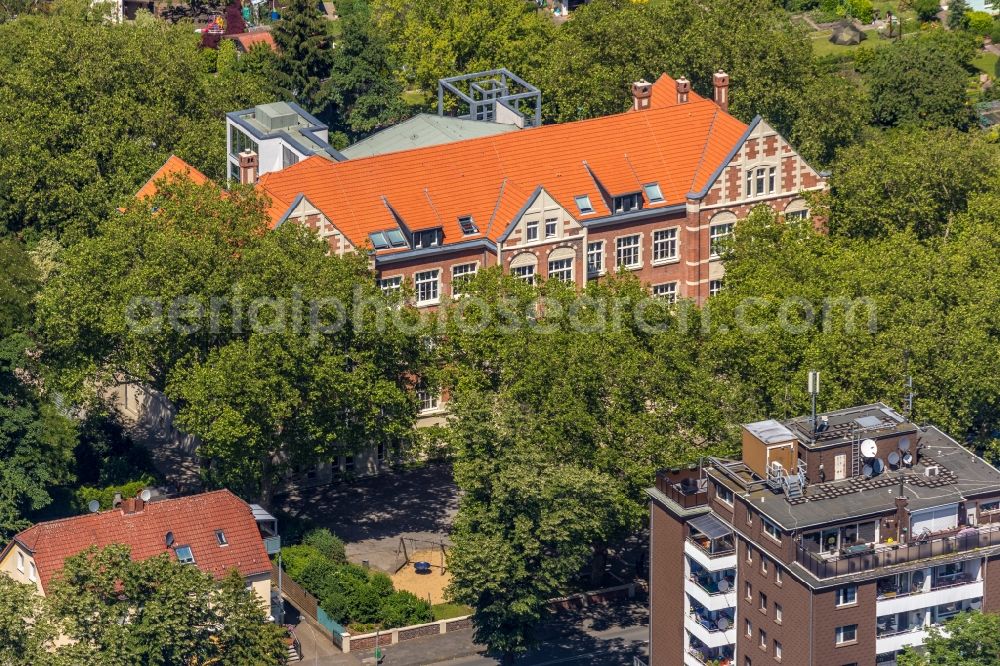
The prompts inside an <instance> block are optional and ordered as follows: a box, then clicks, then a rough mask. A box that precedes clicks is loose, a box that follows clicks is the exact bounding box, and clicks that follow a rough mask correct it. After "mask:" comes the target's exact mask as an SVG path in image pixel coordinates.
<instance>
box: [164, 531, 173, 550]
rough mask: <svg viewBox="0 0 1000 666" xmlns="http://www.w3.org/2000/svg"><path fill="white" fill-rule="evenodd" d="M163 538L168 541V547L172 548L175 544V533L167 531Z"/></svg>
mask: <svg viewBox="0 0 1000 666" xmlns="http://www.w3.org/2000/svg"><path fill="white" fill-rule="evenodd" d="M163 540H164V541H165V542H166V544H167V548H170V547H171V546H173V545H174V533H173V532H167V535H166V536H165V537H164V538H163Z"/></svg>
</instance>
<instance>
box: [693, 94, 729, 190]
mask: <svg viewBox="0 0 1000 666" xmlns="http://www.w3.org/2000/svg"><path fill="white" fill-rule="evenodd" d="M721 111H722V109H721V108H716V109H715V113H714V114H712V122H710V123H709V124H708V131H707V132H705V145H704V146H702V148H701V157H699V158H698V166H696V167H695V168H694V174H692V176H691V184H690V185H689V186H688V192H694V191H695V190H694V185H695V183H697V182H698V174H699V173H701V167H702V166H703V165H704V164H705V155H706V154H708V143H709V142H710V141H711V140H712V128H714V127H715V121H716V120H718V118H719V113H720V112H721Z"/></svg>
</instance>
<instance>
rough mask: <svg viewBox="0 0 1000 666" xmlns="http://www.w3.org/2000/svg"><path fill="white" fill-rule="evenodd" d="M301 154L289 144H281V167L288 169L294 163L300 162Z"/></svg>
mask: <svg viewBox="0 0 1000 666" xmlns="http://www.w3.org/2000/svg"><path fill="white" fill-rule="evenodd" d="M298 161H299V156H298V154H297V153H295V152H294V151H293V150H292V149H291V148H289V147H288V146H284V145H283V146H281V168H282V169H287V168H288V167H290V166H292V165H293V164H298Z"/></svg>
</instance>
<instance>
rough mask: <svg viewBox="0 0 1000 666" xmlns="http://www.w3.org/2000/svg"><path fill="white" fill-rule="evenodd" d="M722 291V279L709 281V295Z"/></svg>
mask: <svg viewBox="0 0 1000 666" xmlns="http://www.w3.org/2000/svg"><path fill="white" fill-rule="evenodd" d="M721 292H722V280H709V281H708V295H709V296H718V295H719V294H720V293H721Z"/></svg>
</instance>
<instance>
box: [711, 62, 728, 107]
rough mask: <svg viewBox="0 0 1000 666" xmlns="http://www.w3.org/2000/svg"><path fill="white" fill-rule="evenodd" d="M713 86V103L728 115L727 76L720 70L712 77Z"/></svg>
mask: <svg viewBox="0 0 1000 666" xmlns="http://www.w3.org/2000/svg"><path fill="white" fill-rule="evenodd" d="M712 84H713V85H714V86H715V103H716V104H718V105H719V107H720V108H721V109H722V110H723V111H726V112H727V113H728V111H729V75H728V74H726V73H725V72H724V71H722V70H721V69H720V70H719V71H717V72H716V73H715V74H714V75H713V76H712Z"/></svg>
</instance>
